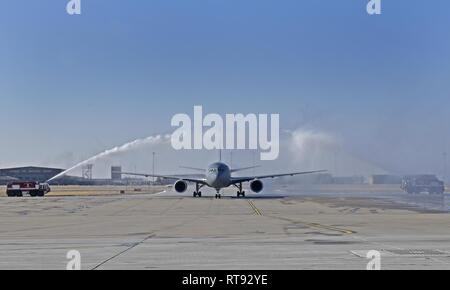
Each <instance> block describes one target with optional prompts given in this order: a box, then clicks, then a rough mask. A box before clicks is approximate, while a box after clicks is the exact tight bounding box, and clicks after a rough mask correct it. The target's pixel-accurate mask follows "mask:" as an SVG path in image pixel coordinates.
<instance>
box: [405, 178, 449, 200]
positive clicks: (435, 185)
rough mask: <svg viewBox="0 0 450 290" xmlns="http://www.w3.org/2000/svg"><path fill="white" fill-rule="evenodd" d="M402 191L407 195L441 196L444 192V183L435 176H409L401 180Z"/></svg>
mask: <svg viewBox="0 0 450 290" xmlns="http://www.w3.org/2000/svg"><path fill="white" fill-rule="evenodd" d="M401 188H402V190H404V191H406V192H407V193H409V194H418V193H422V192H427V193H429V194H440V195H443V194H444V192H445V185H444V182H443V181H441V180H439V179H438V178H437V177H436V176H435V175H409V176H405V177H404V178H403V180H402V185H401Z"/></svg>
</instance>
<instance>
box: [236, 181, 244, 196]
mask: <svg viewBox="0 0 450 290" xmlns="http://www.w3.org/2000/svg"><path fill="white" fill-rule="evenodd" d="M234 186H236V187H237V188H238V189H239V190H238V192H237V195H236V196H237V198H241V197H245V191H243V190H242V182H241V183H239V185H236V184H235V185H234Z"/></svg>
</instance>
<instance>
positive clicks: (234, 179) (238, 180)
mask: <svg viewBox="0 0 450 290" xmlns="http://www.w3.org/2000/svg"><path fill="white" fill-rule="evenodd" d="M326 171H327V170H316V171H303V172H291V173H282V174H271V175H257V176H248V177H232V178H231V182H232V183H233V184H236V183H241V182H248V181H252V180H255V179H265V178H277V177H282V176H295V175H304V174H312V173H320V172H326Z"/></svg>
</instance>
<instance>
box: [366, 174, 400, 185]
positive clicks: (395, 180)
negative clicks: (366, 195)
mask: <svg viewBox="0 0 450 290" xmlns="http://www.w3.org/2000/svg"><path fill="white" fill-rule="evenodd" d="M401 183H402V177H400V176H396V175H385V174H382V175H372V176H370V177H369V184H372V185H375V184H401Z"/></svg>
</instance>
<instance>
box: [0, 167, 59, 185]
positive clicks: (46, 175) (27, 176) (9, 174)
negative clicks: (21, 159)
mask: <svg viewBox="0 0 450 290" xmlns="http://www.w3.org/2000/svg"><path fill="white" fill-rule="evenodd" d="M63 171H64V169H59V168H47V167H34V166H28V167H16V168H5V169H0V184H3V185H4V184H7V183H8V182H10V181H17V180H22V181H39V182H44V181H46V180H49V179H50V178H52V177H53V176H55V175H57V174H59V173H61V172H63Z"/></svg>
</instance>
